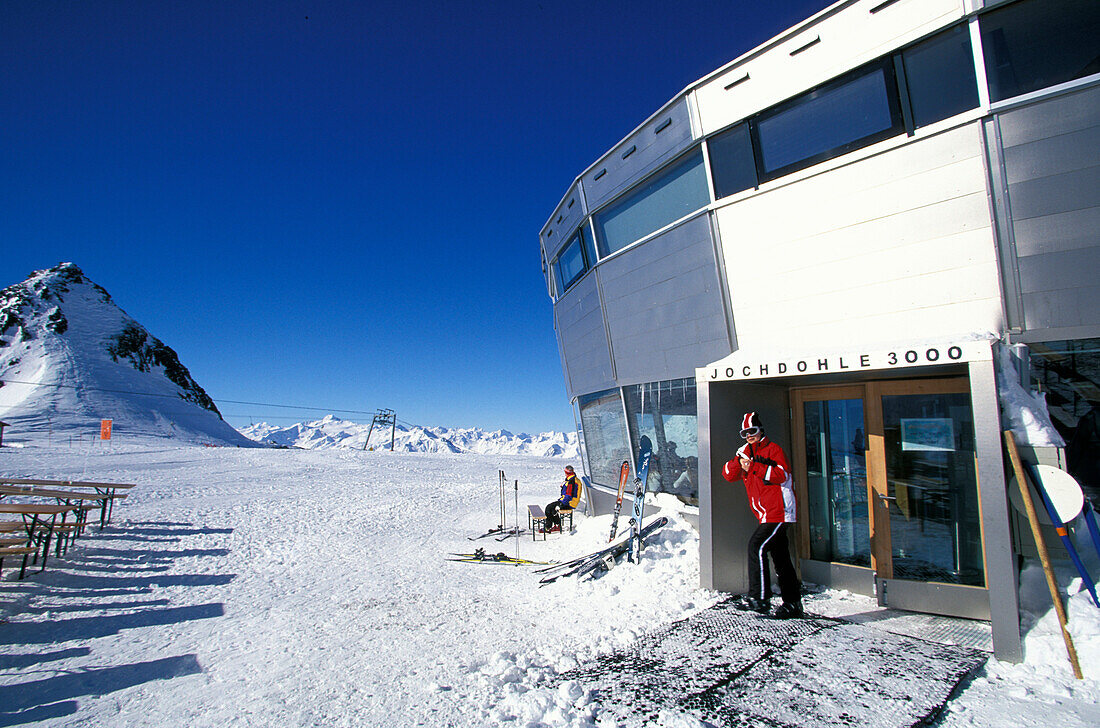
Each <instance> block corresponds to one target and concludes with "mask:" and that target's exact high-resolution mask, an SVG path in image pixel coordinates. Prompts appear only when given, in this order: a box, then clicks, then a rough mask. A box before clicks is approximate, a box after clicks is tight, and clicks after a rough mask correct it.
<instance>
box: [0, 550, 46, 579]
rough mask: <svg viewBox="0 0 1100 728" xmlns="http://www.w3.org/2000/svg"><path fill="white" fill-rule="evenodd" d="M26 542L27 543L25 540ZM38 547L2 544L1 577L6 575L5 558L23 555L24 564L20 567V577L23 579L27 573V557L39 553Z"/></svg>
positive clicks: (0, 558) (0, 556)
mask: <svg viewBox="0 0 1100 728" xmlns="http://www.w3.org/2000/svg"><path fill="white" fill-rule="evenodd" d="M24 543H26V542H25V541H24ZM37 552H38V549H37V548H36V547H35V546H0V579H2V578H3V576H4V559H5V558H7V557H9V556H22V557H23V565H22V566H21V567H20V569H19V578H20V579H22V578H23V577H24V576H25V575H26V573H27V559H28V558H29V557H30V555H31V554H34V553H37Z"/></svg>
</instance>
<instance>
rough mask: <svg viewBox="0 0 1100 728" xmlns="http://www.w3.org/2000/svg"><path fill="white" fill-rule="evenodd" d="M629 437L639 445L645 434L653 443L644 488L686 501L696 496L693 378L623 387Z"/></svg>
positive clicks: (697, 439) (695, 429)
mask: <svg viewBox="0 0 1100 728" xmlns="http://www.w3.org/2000/svg"><path fill="white" fill-rule="evenodd" d="M623 392H624V394H625V396H626V411H627V414H628V416H629V420H628V421H629V424H630V435H631V441H632V442H633V443H634V445H635V449H638V447H639V443H640V442H641V438H642V437H643V436H644V437H648V438H649V441H650V443H651V445H652V447H653V457H652V458H651V460H650V463H649V477H648V478H647V480H646V489H647V490H649V491H650V492H655V493H672V494H674V495H677V496H680V497H681V498H682V499H683V500H685V501H687V502H689V503H693V504H694V503H698V498H699V426H698V417H697V415H696V408H695V380H694V379H675V380H671V381H666V382H654V383H650V384H637V385H634V386H632V387H625V388H624V389H623Z"/></svg>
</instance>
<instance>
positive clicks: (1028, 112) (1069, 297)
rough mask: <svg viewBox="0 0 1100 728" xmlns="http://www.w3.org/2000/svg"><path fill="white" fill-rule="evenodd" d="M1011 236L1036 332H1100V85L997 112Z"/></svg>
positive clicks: (1002, 204)
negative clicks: (1090, 329)
mask: <svg viewBox="0 0 1100 728" xmlns="http://www.w3.org/2000/svg"><path fill="white" fill-rule="evenodd" d="M997 125H998V130H999V139H1000V145H1001V147H1000V149H999V150H996V151H999V152H1000V154H1001V157H1002V159H1003V164H1004V177H1005V179H1006V180H1007V182H1008V191H1007V195H1006V196H1005V197H1004V198H1003V199H998V203H999V204H998V206H997V215H998V218H999V224H1000V225H1001V226H1002V227H1005V226H1007V228H1008V229H1009V230H1010V231H1011V240H1010V243H1012V244H1014V246H1015V247H1014V254H1015V256H1016V257H1015V264H1016V266H1015V267H1016V269H1017V270H1018V272H1019V281H1020V294H1021V300H1022V302H1023V308H1024V311H1023V319H1024V320H1023V325H1024V326H1025V328H1026V329H1027V332H1028V333H1030V334H1035V333H1039V332H1042V331H1043V330H1055V329H1064V328H1072V327H1100V277H1098V276H1097V275H1096V271H1097V270H1100V154H1097V149H1100V87H1092V88H1087V89H1083V90H1080V91H1076V92H1072V93H1068V94H1064V95H1061V96H1057V97H1054V98H1050V99H1046V100H1042V101H1039V102H1037V103H1033V104H1030V105H1028V106H1025V107H1021V108H1018V109H1012V110H1009V111H1005V112H1002V113H1000V114H998V115H997Z"/></svg>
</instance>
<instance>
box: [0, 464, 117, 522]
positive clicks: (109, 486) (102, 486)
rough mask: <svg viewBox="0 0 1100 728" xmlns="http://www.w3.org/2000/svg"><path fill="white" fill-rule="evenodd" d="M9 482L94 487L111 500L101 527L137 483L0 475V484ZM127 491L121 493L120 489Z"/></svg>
mask: <svg viewBox="0 0 1100 728" xmlns="http://www.w3.org/2000/svg"><path fill="white" fill-rule="evenodd" d="M2 483H7V484H10V485H32V486H46V487H59V486H60V487H62V488H93V489H95V492H96V493H99V494H103V495H106V496H108V497H109V500H107V501H104V506H105V507H106V508H105V512H104V513H101V515H100V528H103V526H104V525H105V524H107V523H110V521H111V514H112V513H114V509H115V501H116V500H121V499H123V498H125V497H126V496H127V495H129V492H128V491H129V490H130V489H131V488H136V487H137V483H100V482H95V481H88V480H41V479H37V478H4V477H0V484H2ZM120 490H122V491H126V492H123V493H119V492H118V491H120Z"/></svg>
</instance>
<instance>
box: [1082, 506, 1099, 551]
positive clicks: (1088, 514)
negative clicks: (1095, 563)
mask: <svg viewBox="0 0 1100 728" xmlns="http://www.w3.org/2000/svg"><path fill="white" fill-rule="evenodd" d="M1085 523H1086V524H1087V525H1088V527H1089V535H1090V536H1092V545H1093V547H1095V548H1096V555H1097V556H1100V528H1097V526H1096V515H1095V514H1094V513H1093V508H1092V501H1090V500H1088V499H1086V500H1085Z"/></svg>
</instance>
